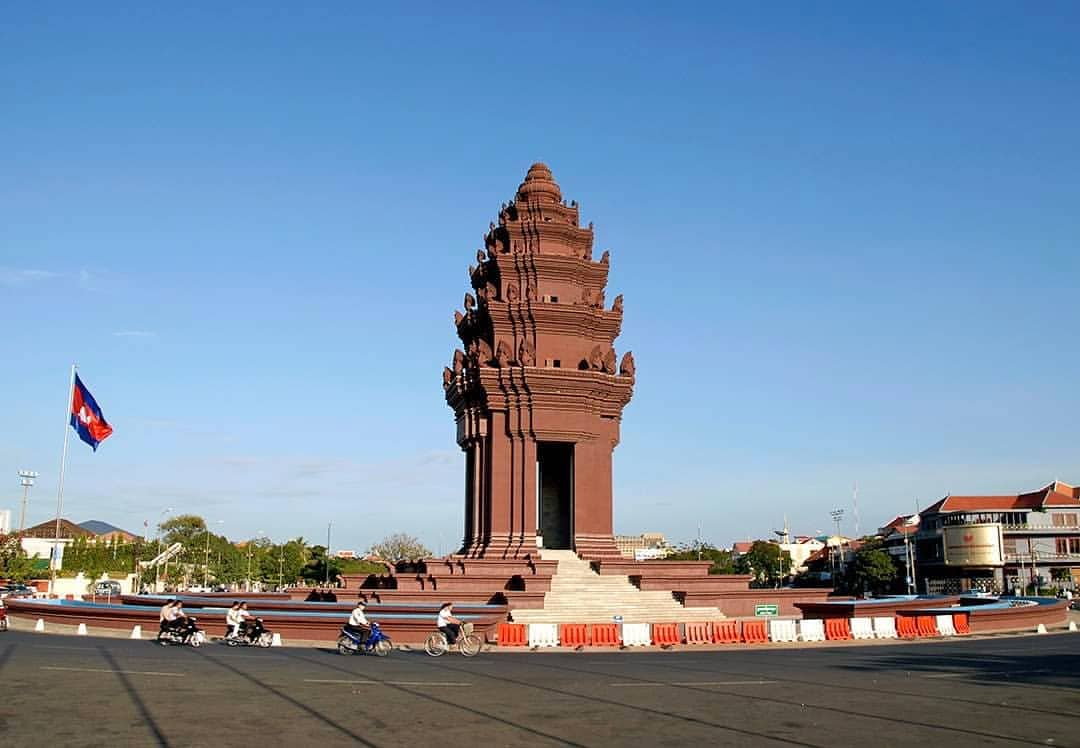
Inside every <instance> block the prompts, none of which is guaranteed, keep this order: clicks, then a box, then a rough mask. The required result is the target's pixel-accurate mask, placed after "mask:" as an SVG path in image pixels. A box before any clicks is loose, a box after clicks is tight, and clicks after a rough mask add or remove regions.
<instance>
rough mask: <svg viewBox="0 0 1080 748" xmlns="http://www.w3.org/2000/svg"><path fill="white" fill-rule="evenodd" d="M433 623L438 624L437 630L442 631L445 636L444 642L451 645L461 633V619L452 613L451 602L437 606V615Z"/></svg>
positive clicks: (452, 606)
mask: <svg viewBox="0 0 1080 748" xmlns="http://www.w3.org/2000/svg"><path fill="white" fill-rule="evenodd" d="M435 623H436V625H438V627H439V631H441V632H443V636H445V637H446V643H447V644H449V645H450V646H453V645H454V642H456V641H457V638H458V635H459V634H460V633H461V619H460V618H458V617H457V616H455V615H454V604H453V603H452V602H451V603H443V604H442V607H441V608H439V617H438V618H436V619H435Z"/></svg>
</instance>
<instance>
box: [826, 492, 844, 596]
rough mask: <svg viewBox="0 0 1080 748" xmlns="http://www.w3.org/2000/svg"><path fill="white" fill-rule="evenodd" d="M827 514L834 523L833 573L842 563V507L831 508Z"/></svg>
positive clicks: (834, 584)
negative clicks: (834, 552) (834, 551)
mask: <svg viewBox="0 0 1080 748" xmlns="http://www.w3.org/2000/svg"><path fill="white" fill-rule="evenodd" d="M829 516H830V517H832V520H833V522H835V523H836V563H835V565H834V566H833V573H834V574H835V573H836V572H838V571H839V570H840V567H841V566H843V563H844V555H843V550H842V549H843V544H842V543H841V540H840V520H842V519H843V518H844V510H843V509H833V510H832V511H831V512H829ZM835 586H836V580H835V579H833V587H835Z"/></svg>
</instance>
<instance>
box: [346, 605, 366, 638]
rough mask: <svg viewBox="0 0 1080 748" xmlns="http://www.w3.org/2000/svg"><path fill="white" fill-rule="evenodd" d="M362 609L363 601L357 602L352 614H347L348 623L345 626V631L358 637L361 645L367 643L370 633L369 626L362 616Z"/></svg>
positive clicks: (363, 615)
mask: <svg viewBox="0 0 1080 748" xmlns="http://www.w3.org/2000/svg"><path fill="white" fill-rule="evenodd" d="M364 607H365V605H364V601H363V600H357V601H356V607H355V608H353V611H352V613H351V614H349V622H348V623H346V624H345V630H346V631H348V632H349V633H351V634H356V635H358V636H359V637H360V643H361V644H363V643H364V642H366V641H367V638H368V634H370V633H371V624H370V623H369V622H368V619H367V616H366V615H365V614H364Z"/></svg>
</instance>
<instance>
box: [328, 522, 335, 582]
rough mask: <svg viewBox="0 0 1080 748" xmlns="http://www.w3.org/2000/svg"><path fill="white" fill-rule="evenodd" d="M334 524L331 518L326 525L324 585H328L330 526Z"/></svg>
mask: <svg viewBox="0 0 1080 748" xmlns="http://www.w3.org/2000/svg"><path fill="white" fill-rule="evenodd" d="M333 526H334V522H333V520H331V521H330V522H329V523H328V524H327V525H326V586H327V587H329V586H330V528H332V527H333Z"/></svg>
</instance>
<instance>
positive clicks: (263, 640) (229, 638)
mask: <svg viewBox="0 0 1080 748" xmlns="http://www.w3.org/2000/svg"><path fill="white" fill-rule="evenodd" d="M222 641H224V642H225V643H226V644H228V645H229V646H230V647H269V646H270V645H271V644H272V643H273V642H274V634H273V633H272V632H270V631H268V630H267V629H266V627H265V626H263V620H262V619H261V618H255V619H252V622H251V623H248V624H246V625H245V624H243V623H242V624H240V629H239V630H238V631H237V632H236V633H235V634H227V635H226V636H225V638H224V639H223V640H222Z"/></svg>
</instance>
